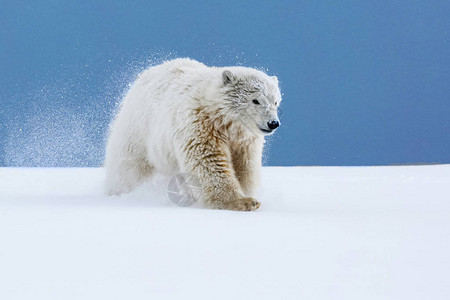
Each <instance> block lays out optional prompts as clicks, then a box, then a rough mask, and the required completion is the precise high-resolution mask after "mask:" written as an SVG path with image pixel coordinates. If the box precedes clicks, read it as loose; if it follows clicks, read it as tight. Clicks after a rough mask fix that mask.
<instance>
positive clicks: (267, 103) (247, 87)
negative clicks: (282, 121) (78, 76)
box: [105, 58, 281, 210]
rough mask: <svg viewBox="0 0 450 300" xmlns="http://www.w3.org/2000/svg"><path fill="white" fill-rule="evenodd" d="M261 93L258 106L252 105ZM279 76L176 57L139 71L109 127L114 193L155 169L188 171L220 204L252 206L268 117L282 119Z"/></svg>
mask: <svg viewBox="0 0 450 300" xmlns="http://www.w3.org/2000/svg"><path fill="white" fill-rule="evenodd" d="M253 99H258V101H259V102H260V104H259V105H256V104H255V103H252V100H253ZM280 101H281V95H280V91H279V89H278V81H277V79H276V77H269V76H267V75H266V74H265V73H263V72H261V71H258V70H255V69H251V68H244V67H227V68H217V67H207V66H205V65H204V64H202V63H199V62H197V61H194V60H190V59H186V58H184V59H175V60H172V61H168V62H165V63H163V64H161V65H158V66H154V67H151V68H149V69H147V70H146V71H144V72H143V73H141V74H140V76H139V77H138V78H137V80H136V81H135V82H134V84H133V86H132V87H131V89H130V90H129V92H128V94H127V95H126V97H125V98H124V100H123V102H122V105H121V108H120V111H119V113H118V114H117V116H116V118H115V120H114V122H113V123H112V125H111V128H110V134H109V139H108V145H107V149H106V158H105V168H106V190H107V193H108V194H121V193H124V192H129V191H130V190H132V189H133V188H134V187H136V186H137V185H138V184H139V183H141V182H142V181H143V180H145V179H147V178H148V177H150V176H151V175H152V174H153V173H154V172H160V173H163V174H166V175H175V174H177V173H189V174H193V175H195V176H196V177H197V178H198V180H199V182H200V184H201V188H202V189H201V190H202V192H201V195H200V198H201V199H200V200H202V201H203V202H204V203H205V204H206V205H208V206H209V207H213V208H220V209H233V210H253V209H256V208H258V207H259V203H258V202H257V201H256V200H255V199H254V198H253V197H254V196H255V191H256V188H257V186H258V183H259V173H260V169H261V155H262V148H263V144H264V135H265V134H267V133H264V132H263V131H261V128H262V129H267V125H266V124H267V122H269V121H271V120H276V121H278V117H277V114H276V111H277V106H278V105H279V102H280Z"/></svg>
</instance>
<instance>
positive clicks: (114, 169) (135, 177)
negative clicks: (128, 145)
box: [106, 159, 153, 195]
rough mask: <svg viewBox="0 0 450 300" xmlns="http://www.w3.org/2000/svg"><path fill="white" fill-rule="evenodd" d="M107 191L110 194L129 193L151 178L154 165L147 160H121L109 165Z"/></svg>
mask: <svg viewBox="0 0 450 300" xmlns="http://www.w3.org/2000/svg"><path fill="white" fill-rule="evenodd" d="M106 172H107V174H106V191H107V193H108V195H120V194H122V193H128V192H130V191H132V190H133V189H134V188H135V187H137V186H138V185H139V184H141V183H142V182H143V181H144V180H145V179H147V178H149V177H150V176H151V174H152V173H153V167H152V166H151V165H150V164H149V163H148V162H147V161H146V160H145V159H139V160H133V161H126V160H124V161H121V162H119V163H118V164H117V165H116V166H111V167H109V168H108V166H107V171H106Z"/></svg>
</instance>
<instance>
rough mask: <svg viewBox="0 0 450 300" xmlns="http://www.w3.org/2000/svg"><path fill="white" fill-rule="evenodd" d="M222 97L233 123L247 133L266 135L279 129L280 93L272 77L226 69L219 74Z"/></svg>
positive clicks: (259, 72) (254, 72) (238, 68)
mask: <svg viewBox="0 0 450 300" xmlns="http://www.w3.org/2000/svg"><path fill="white" fill-rule="evenodd" d="M222 94H223V96H224V97H225V100H226V102H227V103H228V104H229V105H230V110H231V112H232V116H233V119H234V120H233V121H234V122H238V123H239V125H241V127H242V128H243V129H244V130H247V131H249V133H250V134H252V135H269V134H272V133H273V132H274V131H275V129H277V128H278V127H279V126H280V120H279V118H278V107H279V105H280V102H281V93H280V89H279V87H278V79H277V77H276V76H268V75H266V74H265V73H263V72H261V71H258V70H255V69H250V68H240V67H235V68H228V69H226V70H224V71H223V72H222Z"/></svg>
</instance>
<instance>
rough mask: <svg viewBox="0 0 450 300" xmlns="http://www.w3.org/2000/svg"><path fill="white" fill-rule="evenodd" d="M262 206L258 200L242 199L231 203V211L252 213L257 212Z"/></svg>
mask: <svg viewBox="0 0 450 300" xmlns="http://www.w3.org/2000/svg"><path fill="white" fill-rule="evenodd" d="M260 206H261V203H259V202H258V201H257V200H256V199H253V198H250V197H248V198H241V199H238V200H236V201H233V202H232V203H230V207H229V209H231V210H239V211H252V210H257V209H258V208H259V207H260Z"/></svg>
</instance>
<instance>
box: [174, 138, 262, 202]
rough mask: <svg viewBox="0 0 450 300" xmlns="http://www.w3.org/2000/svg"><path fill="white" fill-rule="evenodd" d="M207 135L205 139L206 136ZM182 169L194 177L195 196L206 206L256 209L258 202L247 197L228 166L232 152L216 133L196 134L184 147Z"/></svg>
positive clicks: (229, 165)
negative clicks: (197, 183) (195, 180)
mask: <svg viewBox="0 0 450 300" xmlns="http://www.w3.org/2000/svg"><path fill="white" fill-rule="evenodd" d="M206 137H207V138H206ZM182 152H183V153H184V154H185V155H184V163H183V164H184V171H185V172H188V173H190V174H193V175H194V176H196V177H197V179H198V181H199V183H200V187H201V189H200V192H199V195H198V197H199V198H200V199H199V200H201V201H202V202H204V203H205V204H206V205H207V206H208V207H211V208H216V209H229V210H239V211H251V210H256V209H257V208H258V207H259V206H260V203H259V202H258V201H256V200H255V199H254V198H251V197H246V196H245V195H244V193H243V192H242V190H241V187H240V184H239V181H238V180H237V178H236V176H235V173H234V170H233V168H232V165H231V154H230V150H229V149H228V146H226V143H225V142H224V139H223V138H222V137H221V136H220V134H219V133H214V132H208V134H206V136H205V137H204V136H201V135H200V136H196V137H195V138H192V139H190V140H188V141H187V142H186V143H185V144H184V146H183V151H182Z"/></svg>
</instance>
